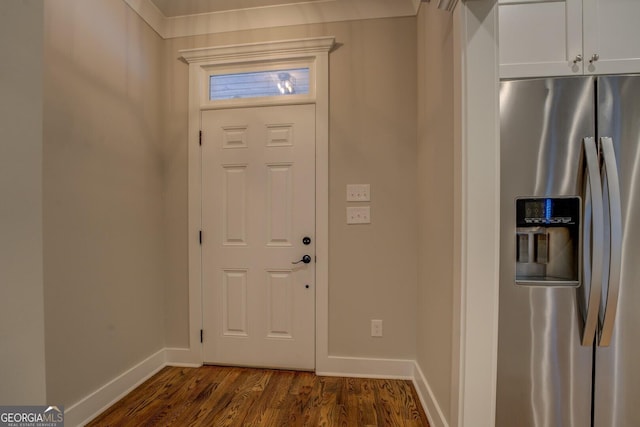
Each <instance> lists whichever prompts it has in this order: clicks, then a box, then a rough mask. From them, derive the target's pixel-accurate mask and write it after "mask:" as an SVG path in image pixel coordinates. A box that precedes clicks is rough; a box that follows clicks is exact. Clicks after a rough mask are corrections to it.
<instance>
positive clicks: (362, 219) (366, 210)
mask: <svg viewBox="0 0 640 427" xmlns="http://www.w3.org/2000/svg"><path fill="white" fill-rule="evenodd" d="M370 223H371V208H370V207H369V206H358V207H356V206H349V207H347V224H370Z"/></svg>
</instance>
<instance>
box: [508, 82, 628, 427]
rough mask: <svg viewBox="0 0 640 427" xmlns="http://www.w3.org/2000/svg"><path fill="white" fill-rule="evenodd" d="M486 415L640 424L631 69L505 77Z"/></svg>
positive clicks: (607, 426) (513, 424)
mask: <svg viewBox="0 0 640 427" xmlns="http://www.w3.org/2000/svg"><path fill="white" fill-rule="evenodd" d="M500 119H501V120H500V121H501V129H500V140H501V172H500V173H501V196H500V197H501V208H500V213H501V224H502V226H501V240H500V243H501V249H500V252H501V259H500V261H501V262H500V304H499V308H500V313H499V330H498V378H497V407H496V425H497V426H498V427H528V426H535V427H543V426H544V427H565V426H567V427H568V426H571V427H590V426H592V427H640V77H639V76H630V75H619V76H600V77H567V78H549V79H532V80H519V81H504V82H502V83H501V88H500Z"/></svg>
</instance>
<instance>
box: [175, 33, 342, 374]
mask: <svg viewBox="0 0 640 427" xmlns="http://www.w3.org/2000/svg"><path fill="white" fill-rule="evenodd" d="M334 45H335V37H319V38H307V39H297V40H283V41H274V42H265V43H250V44H240V45H233V46H218V47H209V48H204V49H188V50H181V51H179V53H180V56H181V58H182V59H183V60H184V61H186V62H187V63H188V64H189V133H188V145H189V146H188V171H189V172H188V188H189V191H188V197H189V199H188V212H189V214H188V216H189V220H188V234H189V236H188V252H189V255H188V257H189V350H188V352H189V355H188V357H187V359H188V360H189V361H199V362H200V363H203V361H204V358H203V357H204V353H203V348H202V343H200V330H201V328H202V327H203V325H202V317H203V316H202V315H203V313H202V258H201V248H202V247H201V245H200V240H199V232H200V230H201V227H202V164H201V150H200V145H199V134H200V129H201V123H200V120H201V111H202V109H203V106H204V105H205V104H206V103H205V102H204V101H205V100H203V99H202V94H203V93H204V91H203V90H202V84H203V76H205V75H206V72H207V68H209V69H210V68H211V67H215V66H217V65H218V66H219V65H225V66H226V65H233V64H247V63H256V64H265V63H269V62H281V61H288V60H301V59H305V60H309V61H311V62H313V65H314V69H315V73H314V75H315V96H314V97H312V98H310V99H309V100H308V101H307V102H308V103H313V104H315V106H316V117H315V120H316V135H315V136H316V153H315V154H316V188H315V194H316V198H315V201H316V233H315V236H316V280H315V283H316V286H315V287H316V325H315V329H316V330H315V334H316V337H315V342H316V350H315V351H316V361H315V366H316V370H317V371H318V370H324V369H323V368H324V366H327V363H328V359H329V317H328V312H329V52H330V51H331V49H332V48H333V46H334ZM257 67H259V65H257ZM257 105H262V106H264V105H265V104H264V103H257ZM279 105H281V104H279ZM242 106H243V107H246V106H251V105H247V104H246V102H243V104H242ZM228 108H232V107H231V106H229V107H228ZM185 356H186V355H185Z"/></svg>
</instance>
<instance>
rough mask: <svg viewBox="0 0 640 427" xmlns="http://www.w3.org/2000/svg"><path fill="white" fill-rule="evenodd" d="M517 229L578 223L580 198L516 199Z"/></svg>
mask: <svg viewBox="0 0 640 427" xmlns="http://www.w3.org/2000/svg"><path fill="white" fill-rule="evenodd" d="M516 212H517V223H518V227H529V226H531V225H545V226H549V227H553V226H565V225H575V224H578V223H579V221H580V198H578V197H565V198H535V199H516Z"/></svg>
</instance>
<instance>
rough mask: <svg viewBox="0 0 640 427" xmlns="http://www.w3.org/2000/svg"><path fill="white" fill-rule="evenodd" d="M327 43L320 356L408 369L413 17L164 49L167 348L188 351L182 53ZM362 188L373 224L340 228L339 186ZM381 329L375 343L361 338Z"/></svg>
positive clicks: (413, 275)
mask: <svg viewBox="0 0 640 427" xmlns="http://www.w3.org/2000/svg"><path fill="white" fill-rule="evenodd" d="M320 35H333V36H335V37H336V41H337V43H339V44H340V46H339V47H338V48H337V49H336V50H335V51H334V52H332V53H331V54H330V77H329V78H330V119H329V122H330V123H329V126H330V137H329V151H330V159H329V162H330V165H329V184H330V201H329V202H330V219H329V221H330V223H329V227H330V235H329V238H330V247H329V251H330V272H329V281H330V283H329V320H330V324H329V351H330V354H332V355H343V356H370V357H379V358H413V357H415V333H416V332H415V330H416V329H415V324H416V303H415V295H416V282H417V268H416V265H417V258H416V256H417V255H416V254H417V236H416V229H417V214H416V210H417V201H416V197H415V194H416V190H417V184H416V183H417V175H416V173H417V162H416V100H417V98H416V90H415V86H414V82H415V81H416V55H415V52H416V20H415V17H409V18H394V19H380V20H366V21H352V22H341V23H332V24H325V25H309V26H299V27H282V28H274V29H264V30H257V31H243V32H236V33H223V34H215V35H209V36H198V37H186V38H178V39H169V40H166V42H165V47H164V49H165V63H164V65H163V68H164V69H165V70H166V74H165V80H164V82H163V87H164V90H165V92H164V98H165V100H166V102H165V105H164V111H163V119H164V123H165V126H164V128H163V134H164V135H165V138H164V150H165V151H164V152H165V157H166V163H165V164H166V169H165V172H166V179H165V192H166V200H165V211H166V230H167V236H168V240H167V248H168V251H169V259H170V260H171V262H169V263H167V266H168V267H167V272H166V274H167V278H168V279H169V281H168V285H167V298H166V303H167V306H166V313H167V323H166V325H167V335H166V336H167V345H168V346H169V347H187V346H188V299H187V297H188V283H187V273H188V265H187V241H186V238H187V142H186V135H187V123H188V122H187V120H188V112H187V93H188V73H187V71H188V67H187V65H186V64H184V63H183V62H180V61H179V60H178V59H177V58H178V56H179V54H178V50H179V49H188V48H196V47H206V46H214V45H227V44H236V43H249V42H256V41H267V40H280V39H293V38H304V37H312V36H320ZM348 183H370V184H371V193H372V202H371V209H372V211H371V216H372V224H371V225H365V226H347V225H346V224H345V217H346V213H345V207H346V202H345V193H346V191H345V186H346V184H348ZM371 319H383V321H384V338H371V337H370V323H369V322H370V320H371Z"/></svg>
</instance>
